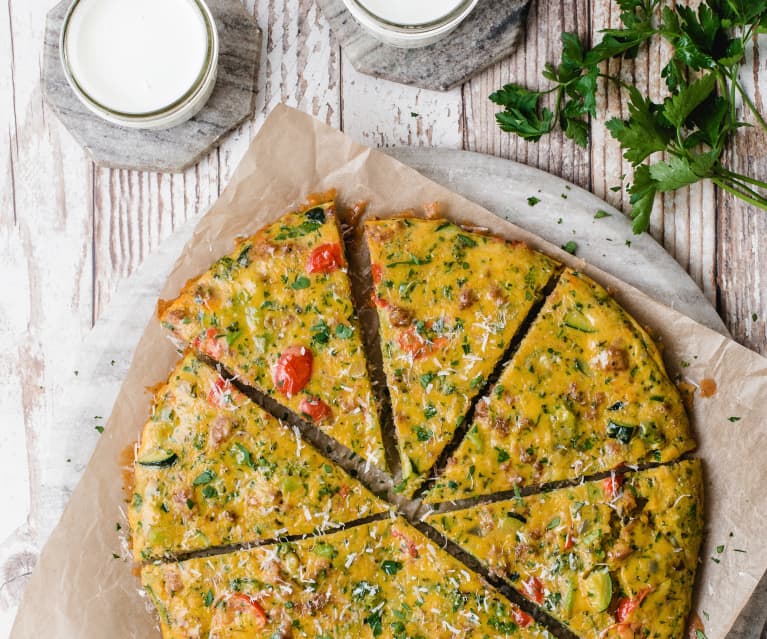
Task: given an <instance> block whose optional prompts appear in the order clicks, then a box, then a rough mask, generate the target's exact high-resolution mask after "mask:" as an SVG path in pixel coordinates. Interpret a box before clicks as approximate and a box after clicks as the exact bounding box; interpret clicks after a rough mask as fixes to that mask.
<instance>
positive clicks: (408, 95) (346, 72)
mask: <svg viewBox="0 0 767 639" xmlns="http://www.w3.org/2000/svg"><path fill="white" fill-rule="evenodd" d="M342 78H343V85H342V96H343V129H344V131H345V132H346V133H348V134H349V135H350V136H351V137H352V138H354V139H355V140H356V141H358V142H361V143H362V144H366V145H368V146H372V147H374V148H386V147H391V146H437V147H441V148H450V149H460V148H462V146H463V106H462V91H461V89H453V90H451V91H447V92H441V91H428V90H426V89H418V88H414V87H408V86H404V85H401V84H395V83H394V82H389V81H387V80H378V79H376V78H371V77H369V76H367V75H363V74H361V73H358V72H357V71H356V70H355V69H354V67H353V66H352V65H351V63H350V62H349V61H348V60H347V59H346V58H343V60H342Z"/></svg>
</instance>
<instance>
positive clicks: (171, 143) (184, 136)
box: [43, 0, 261, 171]
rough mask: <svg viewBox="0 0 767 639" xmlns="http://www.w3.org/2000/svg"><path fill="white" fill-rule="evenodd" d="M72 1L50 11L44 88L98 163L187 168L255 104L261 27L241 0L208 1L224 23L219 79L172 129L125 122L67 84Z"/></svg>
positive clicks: (151, 168)
mask: <svg viewBox="0 0 767 639" xmlns="http://www.w3.org/2000/svg"><path fill="white" fill-rule="evenodd" d="M70 2H71V0H64V1H63V2H61V3H59V4H57V5H56V6H55V7H54V8H53V9H51V11H50V12H49V13H48V16H47V19H46V25H45V50H44V56H43V93H44V95H45V99H46V101H47V102H48V104H49V105H50V106H51V107H52V108H53V110H54V111H55V112H56V114H57V115H58V116H59V118H60V119H61V121H62V122H63V124H64V126H65V127H67V129H69V131H70V133H72V135H73V136H74V138H75V139H76V140H77V141H78V142H79V143H80V144H81V145H82V146H83V147H85V149H86V150H87V151H88V153H89V154H90V155H91V157H92V158H93V160H94V161H95V162H96V164H99V165H102V166H109V167H115V168H128V169H142V170H146V171H181V170H183V169H185V168H186V167H188V166H190V165H192V164H195V163H196V162H197V161H198V160H199V159H200V158H201V157H202V156H203V155H205V154H206V153H208V151H210V149H211V148H213V147H215V146H217V145H218V144H220V143H221V141H222V139H223V137H224V136H225V135H226V134H227V133H229V131H231V130H232V129H234V128H235V127H236V126H237V125H239V124H240V123H241V122H243V121H244V120H246V119H247V118H248V117H249V116H250V115H251V114H252V113H253V109H254V108H255V99H256V87H257V85H256V82H257V72H258V61H259V56H260V54H261V30H260V29H259V28H258V25H257V23H256V21H255V19H254V18H253V17H252V16H251V15H250V14H248V13H247V12H246V11H245V9H244V7H243V6H242V2H240V0H208V6H209V7H210V11H211V13H212V14H213V17H214V18H215V21H216V26H217V27H218V33H219V40H220V53H219V58H218V80H217V82H216V87H215V89H214V90H213V95H212V96H211V98H210V101H209V102H208V103H207V104H206V105H205V107H204V108H203V109H202V111H200V112H199V113H198V114H197V115H196V116H195V117H194V118H192V119H191V120H189V121H187V122H185V123H184V124H180V125H178V126H176V127H173V128H172V129H167V130H163V131H141V130H134V129H126V128H123V127H119V126H116V125H113V124H110V123H108V122H105V121H104V120H101V119H100V118H99V117H97V116H96V115H94V114H93V113H91V112H90V111H89V110H88V109H87V108H86V107H85V105H83V104H82V103H81V102H80V100H79V99H78V98H77V96H76V95H75V93H74V91H72V89H71V88H70V86H69V84H68V83H67V79H66V77H65V75H64V69H63V68H62V66H61V61H60V59H59V36H60V32H61V26H62V24H63V22H64V16H65V14H66V12H67V9H68V7H69V5H70Z"/></svg>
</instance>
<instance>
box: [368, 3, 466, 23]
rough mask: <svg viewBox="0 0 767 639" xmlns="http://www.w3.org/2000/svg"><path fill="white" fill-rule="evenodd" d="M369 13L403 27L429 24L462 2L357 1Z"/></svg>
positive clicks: (448, 13)
mask: <svg viewBox="0 0 767 639" xmlns="http://www.w3.org/2000/svg"><path fill="white" fill-rule="evenodd" d="M359 3H360V4H361V5H362V6H363V7H365V8H366V9H367V10H368V11H370V13H372V14H374V15H376V16H378V17H379V18H381V19H382V20H386V21H387V22H391V23H393V24H399V25H403V26H415V25H422V24H429V23H432V22H437V21H439V20H441V19H443V18H444V17H445V16H448V15H450V14H451V13H452V12H453V11H455V10H456V9H457V8H458V7H460V6H461V5H462V4H464V0H359Z"/></svg>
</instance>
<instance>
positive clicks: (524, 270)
mask: <svg viewBox="0 0 767 639" xmlns="http://www.w3.org/2000/svg"><path fill="white" fill-rule="evenodd" d="M366 236H367V241H368V245H369V248H370V257H371V261H372V273H373V282H374V285H375V290H374V293H373V301H374V303H375V305H376V306H377V308H378V316H379V319H380V334H381V347H382V352H383V363H384V369H385V372H386V377H387V381H388V386H389V391H390V394H391V402H392V412H393V414H394V424H395V426H396V431H397V437H398V442H399V449H400V456H401V459H402V471H403V479H404V480H405V481H406V482H407V485H406V486H404V487H403V489H404V490H403V492H405V493H406V494H412V492H413V491H414V490H415V488H417V487H418V485H419V484H420V483H421V482H422V481H423V479H424V478H425V477H426V474H427V473H428V471H429V470H430V469H431V468H432V466H433V464H434V462H435V461H436V460H437V458H438V457H439V455H440V453H441V452H442V451H443V450H444V448H445V446H446V445H447V444H448V443H449V442H450V441H451V439H452V437H453V434H454V433H455V430H456V429H457V428H458V427H459V426H460V425H461V423H462V421H463V419H464V417H465V415H466V412H467V411H468V409H469V406H470V404H471V401H472V399H473V398H474V397H475V396H476V395H477V394H478V393H479V392H480V391H481V390H482V388H483V385H484V384H485V381H486V380H487V379H488V377H489V376H490V375H491V374H492V372H493V369H494V368H495V366H496V365H497V363H498V362H499V361H500V360H501V358H502V357H503V354H504V352H505V351H506V349H507V348H508V347H509V345H510V344H511V341H512V338H513V337H514V335H515V334H516V333H517V331H518V330H519V328H520V326H521V325H522V323H523V322H524V320H525V318H526V317H527V315H528V313H529V312H530V310H531V308H532V307H533V306H534V304H535V303H536V302H537V301H539V300H540V298H541V293H542V291H543V289H544V288H545V287H546V285H547V284H548V282H549V280H550V279H551V278H552V276H553V274H554V273H555V272H556V270H557V268H558V266H557V263H556V262H554V261H553V260H551V259H549V258H548V257H546V256H545V255H542V254H540V253H536V252H535V251H532V250H530V249H529V248H528V247H527V246H525V245H524V244H522V243H518V242H517V243H510V242H505V241H503V240H501V239H499V238H495V237H490V236H487V235H483V234H479V233H472V232H468V231H465V230H464V229H462V228H461V227H459V226H457V225H455V224H452V223H450V222H448V221H446V220H440V219H431V220H423V219H417V218H408V217H404V218H403V217H400V218H392V219H387V220H374V221H370V222H367V223H366Z"/></svg>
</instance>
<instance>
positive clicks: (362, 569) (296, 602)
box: [142, 519, 549, 639]
mask: <svg viewBox="0 0 767 639" xmlns="http://www.w3.org/2000/svg"><path fill="white" fill-rule="evenodd" d="M142 580H143V583H144V588H145V589H146V591H147V593H148V594H149V597H150V598H151V599H152V600H153V601H154V603H155V605H156V606H157V609H158V611H159V613H160V621H161V627H162V633H163V637H164V639H203V638H206V639H288V638H291V639H301V638H307V639H317V638H323V639H324V638H330V637H338V638H339V639H341V638H350V637H354V638H355V639H373V638H377V637H381V638H382V639H405V638H413V639H426V638H428V639H453V638H454V637H462V638H463V639H487V638H491V637H492V638H494V639H495V638H501V637H518V638H519V639H528V638H530V639H533V638H543V637H548V636H549V635H548V633H547V632H546V631H545V630H543V629H542V628H541V627H540V626H539V625H537V624H536V623H535V621H534V620H533V619H532V618H531V617H530V616H529V615H527V614H526V613H524V612H523V611H522V610H520V609H519V608H518V607H516V606H515V605H513V604H511V603H509V602H508V601H506V600H504V599H503V598H502V597H500V596H499V595H497V594H496V593H495V592H494V591H493V590H492V589H491V588H490V587H489V586H488V585H487V584H485V583H484V582H483V581H482V580H481V579H480V578H479V577H477V575H475V574H473V573H471V572H469V571H468V570H467V569H466V568H465V567H464V566H463V564H461V563H460V562H458V561H457V560H456V559H454V558H453V557H451V556H450V555H449V554H447V553H446V552H444V551H443V550H441V549H440V548H439V547H438V546H437V545H436V544H434V543H432V542H431V541H429V540H428V539H427V538H426V537H424V536H423V535H422V534H421V533H420V532H418V531H417V530H416V529H415V528H413V527H411V526H410V525H409V524H408V523H406V522H405V521H404V520H403V519H396V520H391V519H387V520H384V521H379V522H373V523H370V524H367V525H364V526H361V527H358V528H353V529H350V530H346V531H342V532H337V533H334V534H331V535H328V536H326V537H323V538H320V539H306V540H302V541H298V542H295V543H285V544H279V545H272V546H266V547H260V548H254V549H252V550H247V551H242V552H238V553H235V554H227V555H219V556H215V557H208V558H200V559H192V560H189V561H185V562H182V563H179V564H167V565H156V566H146V567H145V568H144V569H143V571H142Z"/></svg>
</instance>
